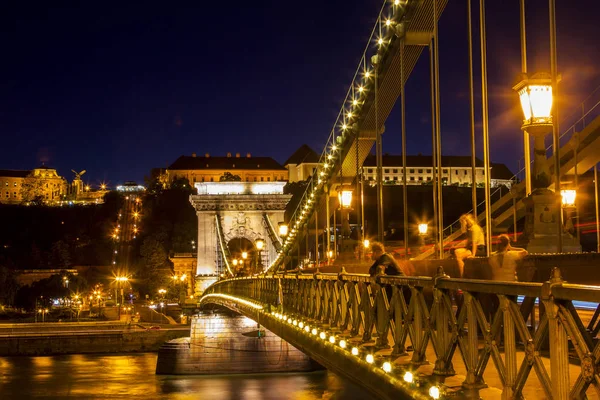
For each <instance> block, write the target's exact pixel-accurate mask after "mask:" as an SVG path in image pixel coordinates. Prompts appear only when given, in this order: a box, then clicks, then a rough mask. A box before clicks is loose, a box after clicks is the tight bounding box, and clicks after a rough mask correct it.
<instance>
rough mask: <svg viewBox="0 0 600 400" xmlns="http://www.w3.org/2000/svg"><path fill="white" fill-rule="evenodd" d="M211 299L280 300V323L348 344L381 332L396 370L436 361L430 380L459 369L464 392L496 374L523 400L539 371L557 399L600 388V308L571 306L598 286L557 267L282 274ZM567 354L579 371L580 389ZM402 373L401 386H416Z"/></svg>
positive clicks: (224, 288) (230, 284)
mask: <svg viewBox="0 0 600 400" xmlns="http://www.w3.org/2000/svg"><path fill="white" fill-rule="evenodd" d="M205 294H224V295H227V296H237V297H238V298H242V299H246V300H240V301H241V302H243V301H246V302H247V301H252V302H253V303H254V304H260V305H262V306H263V307H261V309H262V308H264V309H265V310H267V309H268V308H270V307H276V305H277V304H279V302H282V305H283V311H281V312H282V313H284V314H285V315H286V317H285V318H284V320H282V321H281V323H282V324H287V325H291V324H292V322H290V321H292V319H293V320H294V322H295V323H296V320H299V321H304V323H305V324H310V326H311V327H312V326H318V327H319V329H320V330H325V331H328V332H331V333H327V335H329V334H331V335H336V336H338V337H340V336H344V337H348V341H350V340H352V339H351V338H354V339H355V340H357V341H360V342H362V343H364V342H369V341H371V339H372V338H373V337H374V335H373V334H374V333H375V332H376V333H377V335H376V340H375V349H385V348H386V347H388V345H391V346H392V352H391V356H389V358H388V359H389V361H390V362H392V364H393V371H394V372H395V373H396V374H404V373H405V371H411V370H412V371H413V372H414V371H415V370H416V369H417V368H419V366H420V365H423V364H426V363H427V361H428V360H427V359H428V357H429V358H432V357H435V366H434V368H433V372H431V371H430V372H429V374H430V376H431V380H432V381H438V382H439V381H440V377H446V376H451V375H455V374H457V372H456V371H455V367H454V365H457V366H460V368H462V369H461V371H460V375H462V376H464V381H463V382H462V385H460V386H461V390H465V391H467V390H468V391H478V392H479V393H480V394H481V395H482V396H483V398H485V397H486V395H485V393H484V390H486V389H485V388H487V385H486V382H485V381H484V373H486V372H487V373H490V370H491V369H494V370H495V371H491V372H495V375H496V376H497V377H498V380H499V382H500V383H499V385H500V386H501V387H500V389H501V390H502V391H503V398H521V396H522V392H523V389H524V388H525V386H526V385H528V384H532V383H531V382H532V381H535V380H534V379H531V380H530V376H532V374H535V375H536V376H537V380H538V382H539V385H540V389H541V390H543V391H544V393H545V395H546V397H547V398H549V399H568V398H586V397H585V392H586V391H587V389H588V387H589V386H590V385H593V386H594V388H595V390H596V391H600V379H599V376H598V372H597V369H598V367H597V365H598V364H599V362H600V345H597V344H596V342H597V340H596V339H595V337H596V334H597V333H598V332H599V331H600V318H599V317H600V308H598V309H596V312H595V313H594V315H593V317H592V318H591V319H590V321H589V323H587V324H586V325H584V323H583V321H582V317H581V316H580V314H579V312H578V311H577V310H576V309H575V307H574V305H573V301H576V300H583V301H591V302H595V303H600V287H596V286H584V285H573V284H568V283H566V282H564V281H562V279H561V276H560V271H559V270H558V269H554V270H553V272H552V276H551V278H550V280H549V281H547V282H545V283H521V282H493V281H483V280H468V279H452V278H449V277H448V276H447V275H445V274H444V272H443V270H442V269H441V267H440V269H439V270H438V274H437V275H436V276H434V277H391V276H378V277H376V278H371V277H369V276H368V275H357V274H345V273H343V272H342V273H341V274H339V275H338V274H322V273H317V274H314V275H301V274H296V275H292V274H276V275H265V276H255V277H248V278H237V279H231V280H225V281H220V282H217V283H216V284H214V285H212V286H211V287H209V288H208V289H207V291H206V292H205ZM518 298H519V299H520V298H523V300H522V301H517V299H518ZM209 302H210V301H209ZM538 304H539V305H538ZM288 317H290V318H289V319H288ZM300 327H301V326H300ZM282 332H283V331H282ZM299 333H302V329H300V332H299ZM309 336H310V335H309ZM284 339H285V338H284ZM332 343H334V342H333V341H332ZM569 346H571V347H572V349H573V350H572V351H570V347H569ZM502 353H503V357H502V355H501V354H502ZM352 354H354V353H352ZM386 357H388V356H386ZM457 357H460V361H458V362H457ZM569 358H571V359H572V360H575V361H576V363H579V364H580V365H581V369H580V372H579V375H578V376H577V379H576V380H575V381H574V383H572V382H571V381H570V380H569V373H570V372H569V368H570V364H569ZM490 359H491V360H492V363H489V361H490ZM432 361H433V360H432ZM357 362H359V361H357ZM571 373H573V372H571ZM401 377H402V375H400V376H397V377H396V378H395V379H396V380H395V381H393V382H395V383H394V384H396V385H404V386H406V385H408V386H407V387H408V389H411V387H410V385H411V384H410V383H406V382H402V379H401ZM436 377H437V378H436ZM363 379H365V380H368V379H369V377H368V376H365V377H363ZM441 381H442V382H443V379H441ZM440 386H441V390H442V392H443V391H444V390H445V389H446V388H445V386H444V384H443V383H442V384H441V385H440ZM412 389H414V390H415V391H417V392H418V390H419V389H418V388H416V387H413V388H412ZM412 389H411V390H412Z"/></svg>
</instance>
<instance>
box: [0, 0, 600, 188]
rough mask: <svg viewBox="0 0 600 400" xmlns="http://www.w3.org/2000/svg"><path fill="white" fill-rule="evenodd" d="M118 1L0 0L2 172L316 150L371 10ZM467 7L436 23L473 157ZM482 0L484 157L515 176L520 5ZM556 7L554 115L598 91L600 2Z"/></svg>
mask: <svg viewBox="0 0 600 400" xmlns="http://www.w3.org/2000/svg"><path fill="white" fill-rule="evenodd" d="M121 3H123V4H126V5H123V4H118V5H117V3H115V5H114V6H110V5H108V3H106V2H77V3H64V2H41V1H40V2H37V4H36V2H3V3H2V5H0V32H1V33H2V34H1V36H0V46H1V48H2V62H1V63H0V75H1V76H2V79H1V80H0V132H1V135H2V142H1V143H2V144H3V149H2V152H1V153H0V154H2V159H1V160H0V168H6V169H30V168H33V167H35V166H37V165H40V163H41V162H45V163H46V165H49V166H53V167H56V168H58V170H59V173H61V174H62V175H63V176H65V177H68V179H69V180H70V179H72V174H71V173H70V170H71V169H77V170H80V169H86V170H87V171H88V174H87V175H86V176H85V178H87V181H88V182H89V183H90V184H93V185H95V184H98V183H99V182H101V181H103V180H104V181H106V182H109V183H110V184H111V185H114V184H116V183H119V182H123V181H124V180H137V181H140V182H141V181H142V180H143V177H144V176H145V175H147V174H148V172H149V170H150V169H151V168H152V167H164V166H166V165H168V164H170V163H171V162H173V161H174V160H175V159H176V158H177V157H178V156H180V155H182V154H186V155H189V154H191V153H192V152H196V153H198V154H204V153H206V152H208V153H211V154H212V155H225V153H227V152H232V153H235V152H240V153H243V154H245V153H246V152H251V153H252V154H254V155H264V156H273V157H274V158H275V159H277V160H278V161H279V162H283V161H285V159H286V158H287V157H288V156H289V155H290V154H291V153H292V152H293V151H294V150H295V149H296V148H297V147H298V146H300V145H301V144H302V143H307V144H309V145H310V146H312V147H313V148H314V149H315V150H316V151H317V152H321V150H322V148H323V146H324V144H325V140H326V139H327V137H328V134H329V131H330V129H331V127H332V125H333V123H334V121H335V116H336V115H337V112H338V110H339V107H340V106H341V102H342V100H343V96H344V95H345V93H346V90H347V88H348V85H349V84H350V82H351V77H352V75H353V73H354V70H355V68H356V65H357V63H358V60H359V57H360V55H361V53H362V49H363V48H364V46H365V44H366V40H367V38H368V35H369V33H370V31H371V29H372V27H373V24H374V22H375V18H376V14H377V12H378V10H379V7H380V6H381V2H380V1H379V0H357V1H354V2H348V1H342V0H327V1H323V0H305V1H301V2H281V1H259V2H241V1H235V0H234V1H220V2H217V1H211V2H208V1H196V2H190V3H183V2H155V1H146V2H140V3H133V2H129V1H127V2H121ZM465 3H466V1H464V0H450V1H449V5H448V7H447V8H446V10H445V12H444V14H443V16H442V20H441V22H440V36H441V38H440V58H441V61H440V62H441V64H440V76H441V82H442V83H441V89H442V103H441V110H442V118H441V123H442V146H443V153H444V154H468V152H469V149H468V137H469V114H468V86H467V43H466V11H465V10H466V8H465V7H466V5H465ZM474 3H478V2H477V1H474ZM487 3H488V4H487V15H488V20H487V24H488V65H489V74H488V75H489V78H488V79H489V89H490V134H491V148H492V161H500V162H505V163H507V165H508V166H509V167H510V168H511V169H513V170H514V171H515V172H516V167H517V160H518V158H520V157H521V156H522V139H521V131H520V129H519V126H520V119H521V114H520V110H519V108H518V107H519V105H518V99H517V96H516V94H515V93H514V92H512V90H511V87H512V85H513V83H514V81H515V78H516V76H517V74H518V72H520V58H519V57H520V56H519V54H520V53H519V29H518V27H519V25H518V0H510V1H509V0H505V1H488V2H487ZM527 3H528V6H527V7H528V9H527V13H528V50H529V54H528V56H529V61H530V63H529V64H530V65H529V68H530V72H535V71H536V70H549V57H548V51H547V50H548V46H549V45H548V16H547V1H545V0H528V2H527ZM557 3H558V4H557V14H558V20H557V24H558V36H559V38H558V46H559V70H560V72H561V73H562V78H563V81H562V90H563V92H562V94H563V95H564V98H563V99H562V100H561V103H560V104H559V106H560V109H561V112H562V113H563V115H564V114H565V113H566V112H567V111H569V112H570V111H571V110H572V109H573V108H574V107H576V105H577V104H578V103H579V102H581V101H582V100H583V99H584V98H585V97H586V96H587V95H588V94H589V93H590V92H591V91H592V90H593V89H594V88H596V87H597V86H598V85H599V84H600V71H599V69H598V66H599V65H600V42H599V41H598V39H597V37H598V28H597V25H596V24H597V23H596V22H595V20H596V19H597V15H598V11H600V7H599V6H598V5H596V4H595V1H594V0H582V1H578V2H577V5H576V6H575V4H574V2H572V1H568V0H557ZM474 11H475V12H478V11H477V9H475V10H474ZM475 23H477V22H476V21H475ZM475 46H476V48H477V49H478V46H479V44H478V42H475ZM428 63H429V62H428V58H427V56H422V57H421V60H420V61H419V63H418V64H417V67H416V69H415V71H414V73H413V75H412V76H411V78H410V81H409V84H408V85H407V102H408V106H407V128H408V145H407V148H408V152H409V153H411V154H416V153H418V152H422V153H424V154H428V153H430V151H431V150H430V148H431V144H430V138H431V128H430V105H429V97H428V93H429V80H428V79H429V78H428V77H429V72H428ZM478 68H479V61H478V57H477V58H476V70H478ZM478 76H479V74H477V78H478ZM479 82H480V80H479V79H478V80H477V85H476V93H480V86H479ZM479 99H480V96H479V95H478V96H477V100H479ZM397 104H398V106H399V102H398V103H397ZM478 109H480V107H478ZM478 114H479V113H478ZM478 134H480V131H479V130H478ZM384 151H385V152H389V153H399V152H400V151H401V147H400V116H399V109H396V110H395V111H394V112H393V114H392V116H391V117H390V119H389V120H388V121H387V123H386V133H385V135H384Z"/></svg>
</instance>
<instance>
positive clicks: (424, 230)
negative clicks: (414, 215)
mask: <svg viewBox="0 0 600 400" xmlns="http://www.w3.org/2000/svg"><path fill="white" fill-rule="evenodd" d="M418 229H419V235H421V236H425V235H427V230H428V229H429V225H428V224H419V226H418Z"/></svg>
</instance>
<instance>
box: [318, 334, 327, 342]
mask: <svg viewBox="0 0 600 400" xmlns="http://www.w3.org/2000/svg"><path fill="white" fill-rule="evenodd" d="M319 337H320V338H321V339H323V340H325V338H326V337H327V335H326V334H325V332H321V333H320V334H319Z"/></svg>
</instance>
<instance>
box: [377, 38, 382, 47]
mask: <svg viewBox="0 0 600 400" xmlns="http://www.w3.org/2000/svg"><path fill="white" fill-rule="evenodd" d="M377 43H378V44H379V45H380V46H381V45H382V44H383V39H382V38H379V40H378V41H377Z"/></svg>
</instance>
